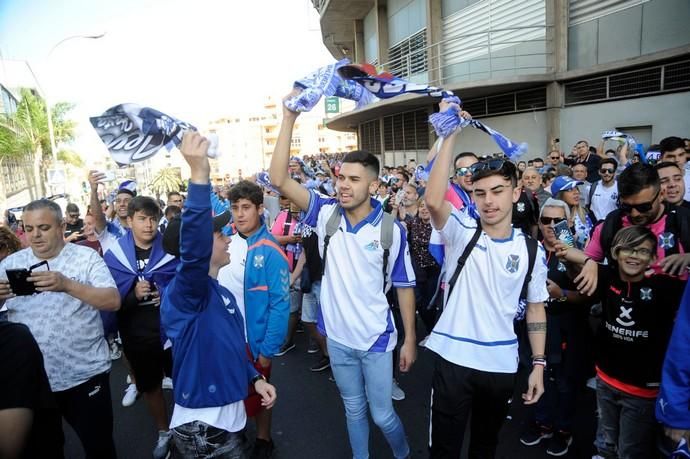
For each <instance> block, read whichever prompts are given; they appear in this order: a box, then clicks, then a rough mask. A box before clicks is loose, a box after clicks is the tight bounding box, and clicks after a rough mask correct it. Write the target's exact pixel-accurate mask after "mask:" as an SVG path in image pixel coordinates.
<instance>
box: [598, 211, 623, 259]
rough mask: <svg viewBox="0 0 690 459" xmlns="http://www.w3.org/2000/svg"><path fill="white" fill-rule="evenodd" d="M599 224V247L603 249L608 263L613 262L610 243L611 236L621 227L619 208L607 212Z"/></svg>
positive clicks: (621, 219) (621, 216) (611, 240)
mask: <svg viewBox="0 0 690 459" xmlns="http://www.w3.org/2000/svg"><path fill="white" fill-rule="evenodd" d="M599 224H600V225H602V227H601V233H600V237H599V242H600V245H601V249H602V250H603V251H604V256H605V257H606V259H607V260H608V262H609V264H613V263H615V261H614V260H613V258H612V257H611V248H612V247H611V244H612V243H613V237H614V236H615V235H616V233H617V232H618V230H619V229H621V228H622V227H623V213H622V212H621V211H620V209H616V210H614V211H613V212H609V214H608V215H607V216H606V218H605V219H604V221H603V222H602V223H599Z"/></svg>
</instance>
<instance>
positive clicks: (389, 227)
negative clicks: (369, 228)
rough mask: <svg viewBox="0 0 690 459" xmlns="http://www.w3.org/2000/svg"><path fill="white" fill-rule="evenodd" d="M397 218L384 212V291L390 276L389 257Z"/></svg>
mask: <svg viewBox="0 0 690 459" xmlns="http://www.w3.org/2000/svg"><path fill="white" fill-rule="evenodd" d="M394 226H395V218H394V217H393V216H392V215H391V214H389V213H388V212H383V219H382V220H381V247H382V248H383V290H384V291H385V290H386V276H387V275H388V257H389V256H390V254H391V246H392V245H393V230H394Z"/></svg>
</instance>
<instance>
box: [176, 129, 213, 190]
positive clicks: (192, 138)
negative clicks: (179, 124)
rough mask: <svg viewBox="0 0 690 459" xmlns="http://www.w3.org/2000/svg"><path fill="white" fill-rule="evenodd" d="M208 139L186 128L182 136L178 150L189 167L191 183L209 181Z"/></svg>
mask: <svg viewBox="0 0 690 459" xmlns="http://www.w3.org/2000/svg"><path fill="white" fill-rule="evenodd" d="M208 145H209V143H208V140H207V139H206V137H204V136H202V135H201V134H199V133H198V132H196V131H192V130H187V132H185V133H184V137H182V143H181V144H180V152H181V153H182V156H184V159H185V161H187V164H189V168H190V169H191V177H190V180H191V181H192V182H193V183H198V184H206V183H209V175H210V174H211V165H210V164H209V162H208V155H207V153H208Z"/></svg>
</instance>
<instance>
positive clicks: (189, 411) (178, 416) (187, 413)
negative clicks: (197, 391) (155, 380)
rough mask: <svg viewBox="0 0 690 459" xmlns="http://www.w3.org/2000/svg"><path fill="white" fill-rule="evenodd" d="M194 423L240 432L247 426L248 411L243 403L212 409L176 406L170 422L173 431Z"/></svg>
mask: <svg viewBox="0 0 690 459" xmlns="http://www.w3.org/2000/svg"><path fill="white" fill-rule="evenodd" d="M194 421H201V422H205V423H206V424H208V425H210V426H213V427H216V428H218V429H223V430H225V431H228V432H239V431H240V430H242V429H244V426H245V425H246V424H247V411H246V410H245V408H244V402H243V401H239V402H234V403H230V404H228V405H225V406H213V407H210V408H185V407H184V406H180V405H178V404H177V403H176V404H175V407H174V408H173V415H172V419H171V420H170V428H171V429H174V428H175V427H179V426H181V425H183V424H187V423H189V422H194Z"/></svg>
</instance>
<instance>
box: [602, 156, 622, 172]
mask: <svg viewBox="0 0 690 459" xmlns="http://www.w3.org/2000/svg"><path fill="white" fill-rule="evenodd" d="M604 164H611V165H613V168H614V169H618V161H616V160H615V159H613V158H604V159H602V160H601V162H600V163H599V167H601V166H603V165H604ZM614 172H615V171H614Z"/></svg>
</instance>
